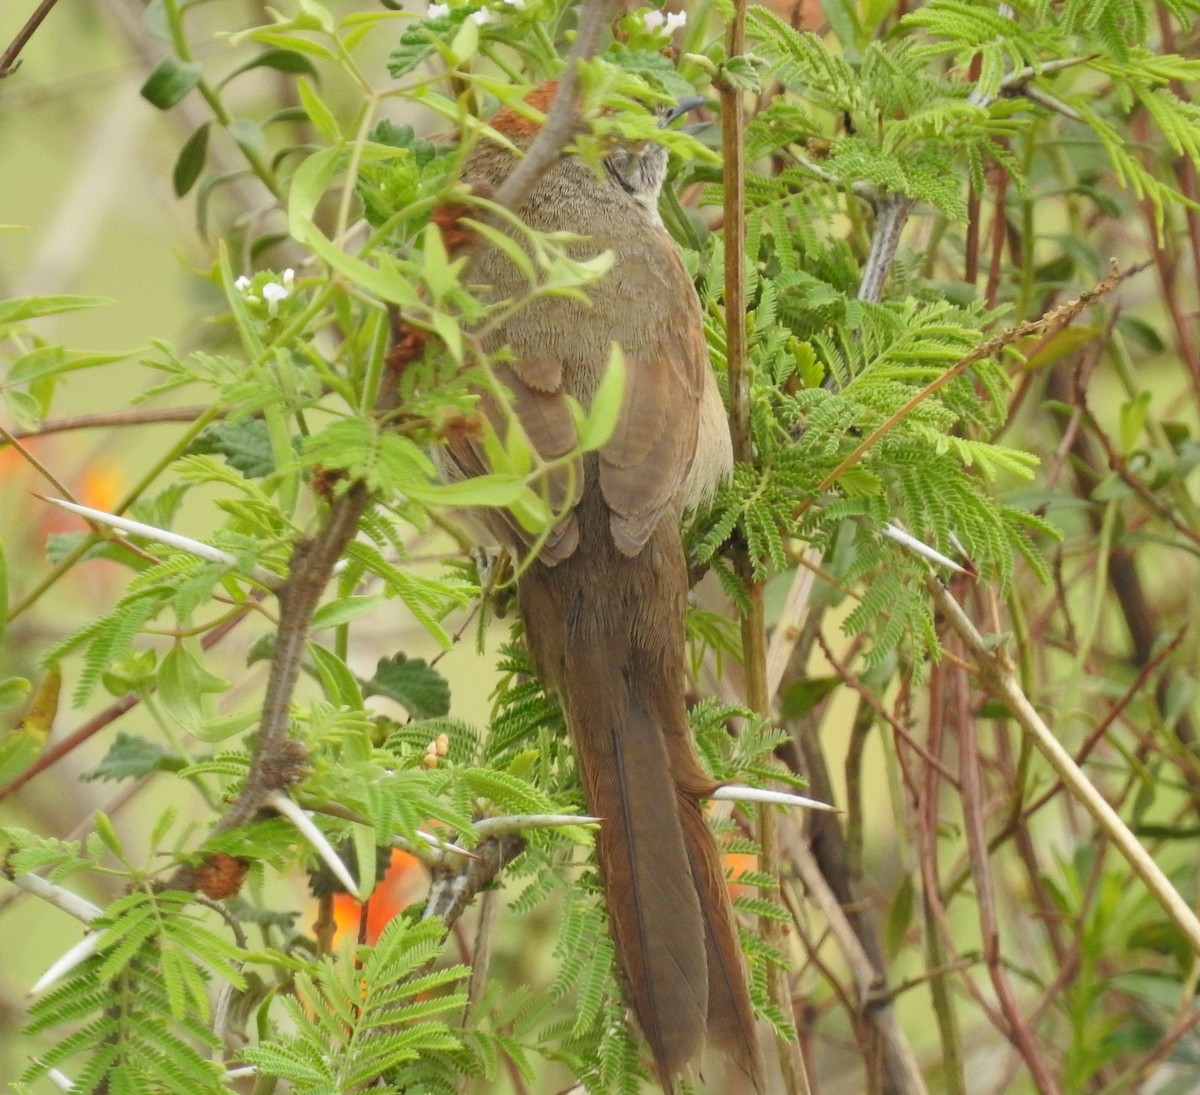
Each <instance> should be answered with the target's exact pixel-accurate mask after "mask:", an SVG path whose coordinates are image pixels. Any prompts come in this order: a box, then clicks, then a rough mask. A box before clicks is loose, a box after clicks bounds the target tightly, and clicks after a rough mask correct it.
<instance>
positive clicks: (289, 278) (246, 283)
mask: <svg viewBox="0 0 1200 1095" xmlns="http://www.w3.org/2000/svg"><path fill="white" fill-rule="evenodd" d="M295 283H296V271H295V270H293V269H292V268H291V267H288V269H286V270H284V272H283V280H282V281H268V282H264V283H263V287H262V288H261V289H260V290H259V291H258V292H259V294H261V296H260V295H256V294H254V293H249V292H247V290H248V289H249V288H250V286H251V284H252V282H251V281H250V279H249V278H248V277H246V275H245V274H243V275H242V276H241V277H240V278H238V279H237V281H235V282H234V283H233V287H234V288H235V289H236V290H237V291H238V292H239V293H241V294H242V296H244V297H245V298H246V302H247V303H248V304H258V303H260V302H261V303H263V304H265V305H266V306H267V315H269V316H270V317H271V318H272V319H274V318H275V317H276V316H277V315H279V305H280V304H281V303H282V302H283V301H285V300H287V298H288V297H289V296H291V295H292V288H293V286H294V285H295Z"/></svg>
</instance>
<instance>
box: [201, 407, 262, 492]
mask: <svg viewBox="0 0 1200 1095" xmlns="http://www.w3.org/2000/svg"><path fill="white" fill-rule="evenodd" d="M185 452H186V453H187V454H189V455H190V454H193V453H198V454H212V453H216V454H218V455H220V456H223V457H225V462H226V463H227V464H228V465H229V466H230V467H231V468H233V469H235V470H236V471H240V472H241V473H242V475H244V476H245V477H246V478H247V479H262V478H264V477H265V476H268V475H270V474H271V473H272V472H273V471H274V470H275V458H274V455H273V453H272V450H271V437H270V433H269V431H268V429H267V424H266V422H264V421H263V420H262V419H261V418H244V419H242V420H241V421H240V422H214V423H213V424H212V425H211V426H207V427H205V429H204V432H203V433H201V434H200V436H199V437H197V438H196V440H195V441H193V442H192V443H191V444H190V445H189V446H188V447H187V449H186V450H185Z"/></svg>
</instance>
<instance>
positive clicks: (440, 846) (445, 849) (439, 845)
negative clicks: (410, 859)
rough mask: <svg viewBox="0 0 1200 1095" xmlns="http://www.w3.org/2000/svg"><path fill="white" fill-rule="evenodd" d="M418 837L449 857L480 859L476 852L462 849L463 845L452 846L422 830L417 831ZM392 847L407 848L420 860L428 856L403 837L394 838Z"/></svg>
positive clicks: (422, 849) (423, 850)
mask: <svg viewBox="0 0 1200 1095" xmlns="http://www.w3.org/2000/svg"><path fill="white" fill-rule="evenodd" d="M416 835H417V838H418V839H419V840H421V841H422V842H423V843H425V844H428V845H429V846H430V847H431V848H433V849H434V850H435V851H438V852H442V853H445V854H449V855H461V856H465V857H466V858H468V859H478V858H479V857H478V856H477V855H476V854H475V853H474V852H472V851H469V850H468V849H466V848H464V847H462V845H460V844H450V843H448V842H447V841H445V840H440V839H439V838H438V837H436V836H434V835H433V834H432V833H426V832H423V831H422V830H421V829H418V830H417V831H416ZM392 847H393V848H407V849H409V850H410V851H412V853H413V854H414V855H415V856H417V857H418V858H422V857H424V855H425V854H426V853H425V849H424V848H418V847H414V846H413V842H412V841H411V840H406V839H405V838H404V837H402V836H394V837H392Z"/></svg>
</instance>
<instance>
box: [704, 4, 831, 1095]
mask: <svg viewBox="0 0 1200 1095" xmlns="http://www.w3.org/2000/svg"><path fill="white" fill-rule="evenodd" d="M745 46H746V0H735V2H734V9H733V16H732V18H731V19H730V20H729V25H728V30H727V34H726V56H727V57H729V58H731V59H732V58H734V57H739V56H741V55H742V54H743V53H744V52H745ZM719 86H720V93H721V146H722V151H723V153H724V162H725V166H724V182H725V195H724V227H725V239H724V246H725V338H726V348H727V354H728V362H729V431H730V434H731V435H732V437H733V456H734V459H735V460H737V461H739V462H745V463H748V462H750V461H753V459H754V443H753V440H752V438H751V436H750V378H749V360H748V359H749V354H748V349H747V344H746V189H745V155H744V142H745V129H746V119H745V115H744V114H743V111H742V95H741V92H740V91H739V89H738V88H737V86H736V85H735V84H734V83H732V82H730V81H729V80H722V81H721V82H720V85H719ZM733 562H734V569H735V570H736V572H737V574H738V577H739V578H740V580H741V582H742V584H743V586H744V588H745V591H746V608H745V610H744V611H743V612H742V615H741V632H742V655H743V660H744V665H745V673H746V702H747V704H748V705H749V706H750V707H751V708H752V709H753V710H754V711H755V713H756V714H758V715H760V716H762V717H764V718H765V717H767V716H768V715H769V713H770V695H769V690H768V687H767V630H766V617H765V613H764V608H763V583H762V581H761V579H759V578H758V577H756V575H755V573H754V563H753V560H752V559H751V558H750V552H749V549H748V548H747V547H746V545H745V544H739V545H738V546H737V547H736V549H735V551H734V558H733ZM758 830H759V843H760V845H761V847H762V857H761V866H762V869H763V871H764V872H766V873H768V874H770V875H771V876H773V877H774V878H776V879H778V877H779V866H780V864H779V837H778V834H777V832H776V829H775V815H774V813H773V812H772V808H771V807H769V806H760V807H759V809H758ZM759 930H760V931H761V932H762V934H763V936H764V937H765V938H766V939H767V941H768V942H769V943H770V944H771V946H772V947H774V948H775V949H776V950H778V951H782V950H783V949H784V942H785V941H784V939H783V932H782V927H781V926H780V925H779V924H778V923H777V922H776V921H774V920H770V919H767V918H765V917H764V918H762V919H761V920H760V922H759ZM768 990H769V993H770V997H771V1003H772V1004H774V1005H775V1007H777V1008H778V1009H779V1010H780V1012H781V1013H782V1014H783V1015H786V1016H789V1017H790V1016H792V1015H793V1008H792V1002H791V991H790V988H789V985H788V981H787V975H786V973H785V971H784V970H783V969H782V968H780V967H778V966H774V967H772V968H771V972H770V978H769V982H768ZM778 1049H779V1065H780V1069H781V1070H782V1073H783V1082H784V1088H785V1090H786V1091H787V1092H788V1093H789V1095H800V1093H807V1092H808V1091H809V1085H808V1076H807V1075H806V1073H805V1070H804V1060H803V1058H802V1057H801V1055H800V1048H799V1045H798V1044H797V1043H792V1044H790V1045H789V1044H785V1043H783V1042H780V1043H779V1044H778Z"/></svg>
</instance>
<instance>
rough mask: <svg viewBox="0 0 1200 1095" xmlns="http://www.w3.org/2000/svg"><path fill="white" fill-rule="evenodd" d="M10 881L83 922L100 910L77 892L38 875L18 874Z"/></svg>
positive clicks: (93, 918)
mask: <svg viewBox="0 0 1200 1095" xmlns="http://www.w3.org/2000/svg"><path fill="white" fill-rule="evenodd" d="M10 881H11V882H12V884H13V885H14V886H17V887H19V888H20V889H22V890H24V891H25V892H26V893H28V894H32V895H33V896H34V897H40V898H41V899H42V900H43V901H48V902H49V903H50V904H51V905H53V906H54V907H55V908H56V909H62V911H63V912H65V913H68V914H69V915H71V916H73V917H75V919H76V920H82V921H83V922H84V923H85V924H90V923H91V922H92V921H93V920H95V919H96V917H98V916H99V915H100V913H101V912H102V910H101V909H100V908H98V907H97V906H96V905H93V904H92V903H91V902H90V901H86V900H84V899H83V898H82V897H80V896H79V895H78V894H77V893H72V892H71V891H70V890H68V889H65V888H64V887H62V886H57V885H55V884H54V883H53V882H48V881H47V880H46V879H44V878H42V877H41V876H40V875H36V874H19V875H16V876H14V877H13V878H12V879H10Z"/></svg>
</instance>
